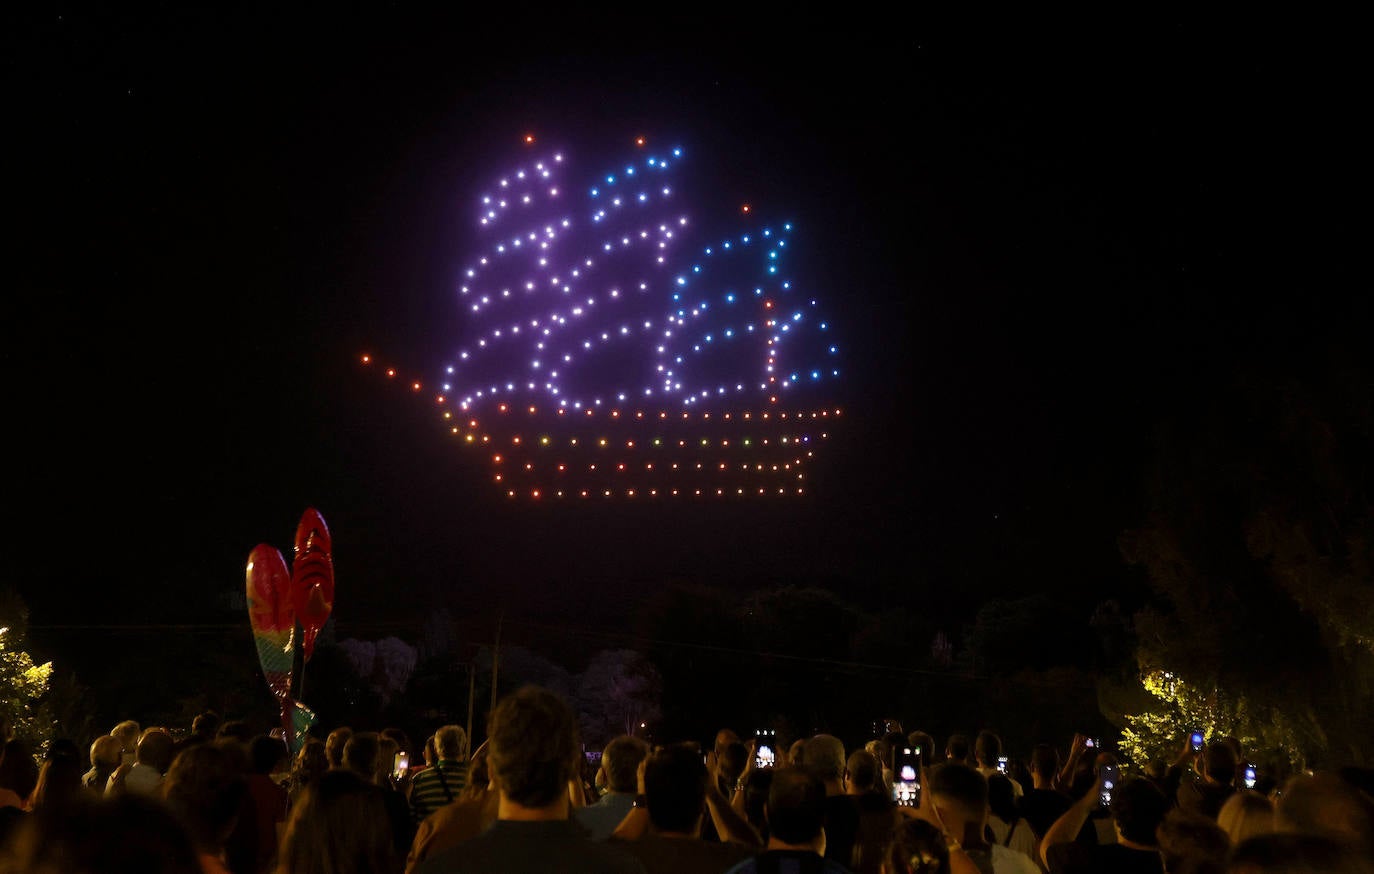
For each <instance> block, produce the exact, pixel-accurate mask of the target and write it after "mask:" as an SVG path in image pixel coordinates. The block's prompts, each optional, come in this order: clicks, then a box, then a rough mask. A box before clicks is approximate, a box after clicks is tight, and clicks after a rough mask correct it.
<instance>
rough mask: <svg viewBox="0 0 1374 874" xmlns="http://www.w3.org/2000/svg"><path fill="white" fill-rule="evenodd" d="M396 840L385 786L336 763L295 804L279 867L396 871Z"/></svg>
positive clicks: (312, 872) (288, 873)
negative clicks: (385, 794)
mask: <svg viewBox="0 0 1374 874" xmlns="http://www.w3.org/2000/svg"><path fill="white" fill-rule="evenodd" d="M393 846H394V845H393V843H392V836H391V818H390V817H389V816H388V815H387V808H386V801H385V799H384V797H383V795H382V789H381V787H379V786H377V785H375V784H373V783H369V782H368V781H367V780H366V779H364V778H363V777H362V776H360V775H359V774H355V773H354V772H353V771H351V770H348V769H347V768H335V769H333V770H330V771H328V772H327V773H325V774H323V775H321V776H320V778H319V779H318V780H316V781H315V782H314V783H313V784H312V785H311V786H310V788H309V789H307V790H306V791H305V794H304V795H303V796H302V797H301V800H300V801H299V802H298V803H297V804H295V805H294V806H292V808H291V815H290V816H289V817H288V818H287V821H286V830H285V833H284V834H283V835H282V841H281V849H280V851H279V853H278V857H277V858H278V862H277V872H278V874H337V872H340V871H390V870H392V865H393V862H392V853H393Z"/></svg>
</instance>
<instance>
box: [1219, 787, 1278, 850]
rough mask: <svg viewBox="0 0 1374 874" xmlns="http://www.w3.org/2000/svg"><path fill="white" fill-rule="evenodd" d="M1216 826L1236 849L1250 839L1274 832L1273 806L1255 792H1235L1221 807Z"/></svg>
mask: <svg viewBox="0 0 1374 874" xmlns="http://www.w3.org/2000/svg"><path fill="white" fill-rule="evenodd" d="M1217 825H1219V826H1221V830H1222V831H1224V832H1226V835H1227V837H1229V838H1230V839H1231V846H1233V847H1238V846H1240V845H1241V844H1243V843H1245V842H1246V841H1248V840H1249V839H1250V838H1254V837H1259V836H1260V835H1267V834H1272V833H1273V832H1274V804H1273V802H1271V801H1270V800H1269V799H1268V798H1265V797H1264V796H1263V795H1260V794H1259V793H1257V792H1247V791H1241V792H1237V793H1236V794H1235V795H1232V796H1231V797H1230V798H1228V799H1226V803H1225V804H1223V805H1222V806H1221V813H1218V814H1217Z"/></svg>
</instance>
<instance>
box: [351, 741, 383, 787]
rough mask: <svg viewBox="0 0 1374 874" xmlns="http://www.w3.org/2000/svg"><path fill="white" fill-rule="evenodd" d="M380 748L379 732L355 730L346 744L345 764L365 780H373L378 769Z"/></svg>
mask: <svg viewBox="0 0 1374 874" xmlns="http://www.w3.org/2000/svg"><path fill="white" fill-rule="evenodd" d="M379 749H380V746H379V744H378V737H377V732H375V731H359V732H355V733H354V734H353V736H352V737H350V738H349V739H348V743H346V744H344V751H343V766H344V767H345V768H347V769H348V770H350V771H352V772H353V773H355V774H358V775H360V776H361V777H362V778H363V779H364V780H371V779H372V778H373V775H374V774H375V773H376V771H377V752H378V750H379Z"/></svg>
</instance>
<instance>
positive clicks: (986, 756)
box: [973, 729, 1002, 768]
mask: <svg viewBox="0 0 1374 874" xmlns="http://www.w3.org/2000/svg"><path fill="white" fill-rule="evenodd" d="M973 754H974V757H975V758H977V760H978V764H980V765H982V766H983V767H984V768H995V767H997V759H998V758H999V757H1001V755H1002V739H1001V738H1000V737H998V736H997V735H996V734H995V733H993V732H991V731H987V730H986V729H985V730H983V731H980V732H978V737H977V739H976V740H974V742H973Z"/></svg>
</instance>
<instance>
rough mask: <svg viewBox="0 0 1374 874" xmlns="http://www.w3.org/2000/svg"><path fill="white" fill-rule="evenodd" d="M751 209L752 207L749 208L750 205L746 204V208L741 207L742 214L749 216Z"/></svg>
mask: <svg viewBox="0 0 1374 874" xmlns="http://www.w3.org/2000/svg"><path fill="white" fill-rule="evenodd" d="M750 208H751V207H750V206H749V204H747V203H746V204H744V206H741V207H740V208H739V211H740V212H742V213H745V214H746V215H747V214H748V213H749V210H750Z"/></svg>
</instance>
